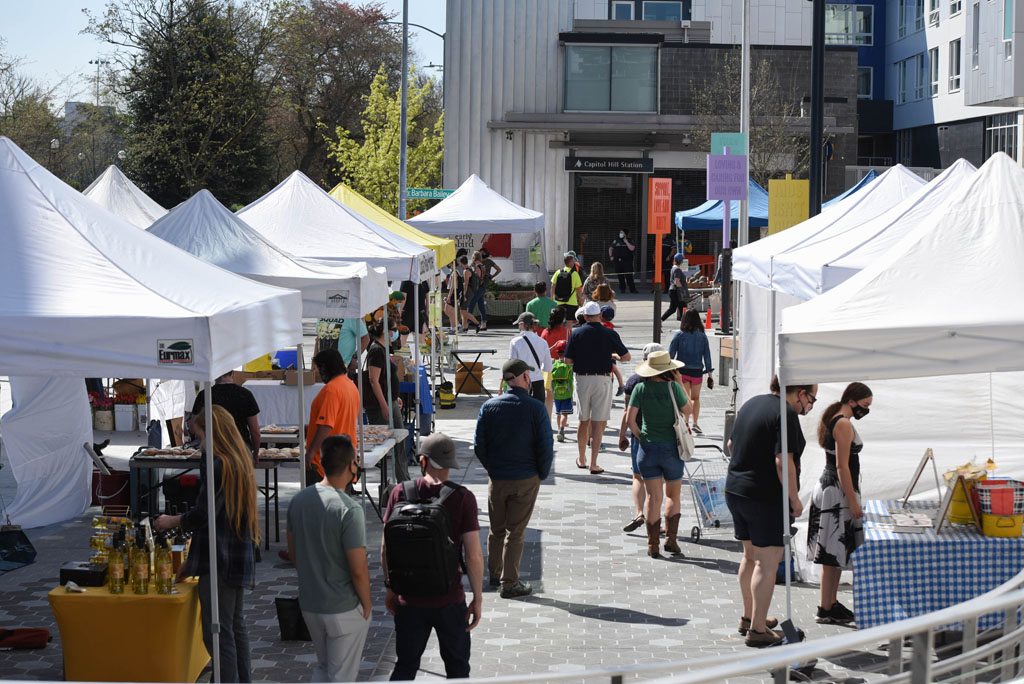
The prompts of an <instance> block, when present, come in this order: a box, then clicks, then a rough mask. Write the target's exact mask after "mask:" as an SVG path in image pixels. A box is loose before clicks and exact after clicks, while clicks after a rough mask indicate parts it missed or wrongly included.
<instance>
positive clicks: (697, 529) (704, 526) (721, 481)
mask: <svg viewBox="0 0 1024 684" xmlns="http://www.w3.org/2000/svg"><path fill="white" fill-rule="evenodd" d="M696 448H697V449H711V450H712V452H711V453H710V454H709V455H707V456H705V457H702V458H696V457H695V458H692V459H690V460H689V461H687V462H686V464H685V465H686V471H687V473H688V474H689V478H690V491H691V492H692V494H693V508H694V511H695V512H696V514H697V524H696V525H694V526H693V528H692V529H691V530H690V541H692V542H693V543H695V544H696V543H697V542H699V541H700V537H701V530H704V531H707V530H718V529H721V528H722V527H723V526H729V525H732V514H731V513H730V512H729V507H728V506H726V504H725V478H726V475H727V474H728V472H729V459H728V458H726V456H725V453H724V452H723V451H722V448H721V447H720V446H718V445H717V444H698V445H697V446H696ZM716 452H717V453H716Z"/></svg>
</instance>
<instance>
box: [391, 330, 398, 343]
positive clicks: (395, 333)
mask: <svg viewBox="0 0 1024 684" xmlns="http://www.w3.org/2000/svg"><path fill="white" fill-rule="evenodd" d="M397 339H398V331H397V330H392V331H391V341H392V342H394V341H395V340H397Z"/></svg>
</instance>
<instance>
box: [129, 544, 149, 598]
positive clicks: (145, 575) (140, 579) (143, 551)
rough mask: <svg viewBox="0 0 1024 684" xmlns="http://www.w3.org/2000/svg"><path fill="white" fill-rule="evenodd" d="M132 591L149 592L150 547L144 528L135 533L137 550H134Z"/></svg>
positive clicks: (137, 592)
mask: <svg viewBox="0 0 1024 684" xmlns="http://www.w3.org/2000/svg"><path fill="white" fill-rule="evenodd" d="M132 591H133V592H135V593H136V594H148V593H149V548H148V547H147V546H146V537H145V534H144V533H143V531H142V528H139V530H138V533H137V534H136V535H135V550H134V551H133V552H132Z"/></svg>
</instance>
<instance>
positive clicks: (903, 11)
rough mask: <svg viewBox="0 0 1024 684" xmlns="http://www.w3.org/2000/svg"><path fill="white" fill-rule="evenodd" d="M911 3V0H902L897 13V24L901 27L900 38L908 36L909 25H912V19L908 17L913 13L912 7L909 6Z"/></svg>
mask: <svg viewBox="0 0 1024 684" xmlns="http://www.w3.org/2000/svg"><path fill="white" fill-rule="evenodd" d="M909 2H910V0H900V4H899V7H898V9H897V12H898V14H899V16H898V20H897V24H898V25H899V37H900V38H902V37H903V36H905V35H907V24H909V23H910V18H909V16H908V15H909V14H910V11H911V10H910V6H909V4H908V3H909Z"/></svg>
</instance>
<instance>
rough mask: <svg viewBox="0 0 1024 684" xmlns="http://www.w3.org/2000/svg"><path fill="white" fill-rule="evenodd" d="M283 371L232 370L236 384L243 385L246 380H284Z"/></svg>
mask: <svg viewBox="0 0 1024 684" xmlns="http://www.w3.org/2000/svg"><path fill="white" fill-rule="evenodd" d="M284 374H285V371H283V370H269V371H234V380H235V384H236V385H244V384H245V382H246V381H247V380H284Z"/></svg>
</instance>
